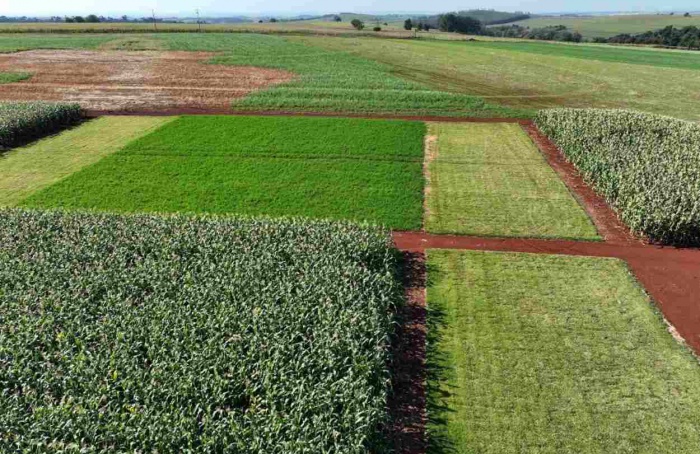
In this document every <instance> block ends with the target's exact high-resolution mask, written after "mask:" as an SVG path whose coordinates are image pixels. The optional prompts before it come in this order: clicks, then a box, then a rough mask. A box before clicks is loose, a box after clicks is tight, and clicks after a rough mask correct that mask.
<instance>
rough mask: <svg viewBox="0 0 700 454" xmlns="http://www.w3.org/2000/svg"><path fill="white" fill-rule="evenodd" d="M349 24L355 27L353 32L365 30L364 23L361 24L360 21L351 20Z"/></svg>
mask: <svg viewBox="0 0 700 454" xmlns="http://www.w3.org/2000/svg"><path fill="white" fill-rule="evenodd" d="M350 24H352V26H353V27H355V30H362V29H363V28H365V23H364V22H362V21H361V20H360V19H353V20H352V21H350Z"/></svg>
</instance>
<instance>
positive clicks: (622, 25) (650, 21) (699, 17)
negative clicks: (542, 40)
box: [514, 12, 700, 39]
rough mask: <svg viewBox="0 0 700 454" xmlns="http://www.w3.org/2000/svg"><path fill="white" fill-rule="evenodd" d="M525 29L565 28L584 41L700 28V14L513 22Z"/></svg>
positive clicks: (538, 18)
mask: <svg viewBox="0 0 700 454" xmlns="http://www.w3.org/2000/svg"><path fill="white" fill-rule="evenodd" d="M514 23H515V24H517V25H522V26H523V27H530V28H539V27H549V26H553V25H564V26H566V27H567V28H570V29H571V30H573V31H577V32H579V33H580V34H581V35H583V37H584V38H589V39H592V38H596V37H603V38H609V37H611V36H615V35H620V34H623V33H629V34H631V35H633V34H636V33H644V32H647V31H650V30H657V29H660V28H664V27H668V26H669V25H672V26H674V27H677V28H680V27H687V26H695V27H700V14H692V15H691V17H683V13H682V12H681V13H680V14H679V13H676V14H674V15H673V16H671V15H669V14H630V15H620V16H589V17H566V16H562V17H534V18H531V19H526V20H523V21H519V22H514Z"/></svg>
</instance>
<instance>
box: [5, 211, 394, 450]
mask: <svg viewBox="0 0 700 454" xmlns="http://www.w3.org/2000/svg"><path fill="white" fill-rule="evenodd" d="M28 257H31V259H29V260H28ZM396 258H397V256H396V254H395V251H394V250H393V249H392V246H391V239H390V236H389V234H388V232H387V231H385V230H383V229H380V228H377V227H360V226H358V225H355V224H352V223H345V222H336V221H332V222H330V221H314V220H268V219H254V220H253V219H242V218H237V217H230V216H226V217H223V218H214V217H207V218H205V219H201V218H191V217H187V216H157V215H129V216H124V215H115V214H108V213H90V214H86V213H62V212H43V211H24V210H0V308H2V311H1V312H0V322H2V323H0V366H2V367H0V390H1V391H2V392H0V409H2V411H1V412H0V428H1V429H0V452H2V453H3V454H4V453H19V452H37V453H39V452H41V453H50V452H66V451H68V452H90V453H95V454H97V453H100V454H109V453H116V452H143V453H156V452H159V453H181V452H188V453H192V454H205V453H237V454H260V453H285V454H306V453H321V452H323V453H343V454H363V453H367V452H371V451H370V448H371V445H372V442H373V441H375V440H376V437H377V436H378V430H379V427H380V425H381V423H382V422H383V421H384V420H385V414H386V400H387V392H388V380H387V377H388V370H387V362H388V359H389V358H388V356H389V355H388V353H389V346H390V343H389V339H390V334H391V331H392V325H393V323H392V312H393V311H392V309H393V308H394V307H395V306H396V305H397V304H399V303H400V302H401V295H402V291H401V283H400V282H399V281H398V280H397V267H398V263H397V262H396Z"/></svg>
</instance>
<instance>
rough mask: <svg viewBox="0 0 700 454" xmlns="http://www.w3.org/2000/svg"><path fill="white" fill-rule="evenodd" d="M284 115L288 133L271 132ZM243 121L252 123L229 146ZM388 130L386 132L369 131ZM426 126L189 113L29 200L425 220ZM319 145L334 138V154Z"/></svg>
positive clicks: (32, 203)
mask: <svg viewBox="0 0 700 454" xmlns="http://www.w3.org/2000/svg"><path fill="white" fill-rule="evenodd" d="M286 122H288V124H287V125H286V126H284V127H283V129H284V130H286V131H290V134H289V135H284V134H277V135H274V134H272V135H269V136H266V134H265V132H266V131H268V130H270V129H271V128H272V127H274V125H282V124H283V123H286ZM365 126H366V129H365ZM244 127H245V128H247V129H248V132H247V133H245V134H242V135H241V137H239V139H238V141H239V142H238V143H236V144H234V145H228V144H231V143H232V137H233V135H234V134H236V131H239V130H241V129H242V128H244ZM380 130H381V131H382V134H383V137H376V138H375V139H374V140H372V139H370V138H369V137H368V136H367V135H366V132H368V131H369V132H371V131H375V132H377V131H380ZM256 131H257V134H256V133H255V132H256ZM292 131H293V132H292ZM363 131H364V132H363ZM424 132H425V126H424V124H423V123H419V122H396V121H381V120H353V119H315V118H301V119H299V118H266V117H259V118H245V117H219V118H217V117H183V118H181V119H180V120H177V121H176V122H175V123H173V124H172V126H165V127H163V128H162V129H160V130H156V131H155V132H153V133H151V134H150V135H149V136H145V137H144V138H143V139H141V140H140V141H137V142H135V143H134V144H133V145H130V146H126V147H125V148H124V149H123V150H121V151H119V152H117V153H114V154H111V155H110V156H108V157H106V158H104V159H102V160H101V161H99V162H97V163H96V164H95V165H93V166H90V167H87V168H85V169H83V170H82V171H80V172H78V173H75V174H73V175H72V176H70V177H68V178H66V179H64V180H62V181H60V182H58V183H56V184H55V185H53V186H50V187H48V188H46V189H44V190H43V191H40V192H37V193H35V194H33V195H32V196H30V197H28V198H27V199H25V200H24V201H23V202H22V203H21V204H22V205H24V206H29V207H41V208H59V207H60V208H82V209H99V210H109V211H157V212H195V213H237V214H247V215H267V216H309V217H315V218H334V219H353V220H360V221H362V220H367V221H372V222H375V223H379V224H384V225H386V226H389V227H392V228H395V229H406V230H410V229H418V228H420V226H421V220H422V194H423V186H424V182H423V177H422V156H421V154H420V150H421V147H422V136H423V134H424ZM186 136H189V137H186ZM200 137H201V138H202V140H201V143H199V138H200ZM343 140H344V141H345V145H343V143H342V142H343ZM247 143H250V144H251V148H250V149H248V150H247V151H246V144H247ZM319 144H328V145H329V146H330V147H329V148H328V155H327V156H323V155H322V154H321V151H322V149H321V148H319ZM333 144H335V147H336V148H332V146H333ZM142 145H143V147H142ZM397 146H398V147H400V150H399V151H397V150H396V149H395V148H392V147H397ZM383 147H386V151H383ZM280 151H282V153H281V154H282V155H283V156H282V157H280V156H278V155H279V154H280ZM251 155H253V156H251Z"/></svg>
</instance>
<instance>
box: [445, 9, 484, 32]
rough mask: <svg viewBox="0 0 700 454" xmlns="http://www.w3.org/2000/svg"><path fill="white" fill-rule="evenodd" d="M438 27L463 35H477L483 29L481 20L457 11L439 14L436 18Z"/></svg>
mask: <svg viewBox="0 0 700 454" xmlns="http://www.w3.org/2000/svg"><path fill="white" fill-rule="evenodd" d="M438 28H439V29H440V31H443V32H455V33H462V34H465V35H479V34H481V32H482V31H483V29H484V26H483V25H482V23H481V21H479V20H478V19H474V18H473V17H470V16H462V15H459V14H457V13H448V14H441V15H440V17H439V18H438Z"/></svg>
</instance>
